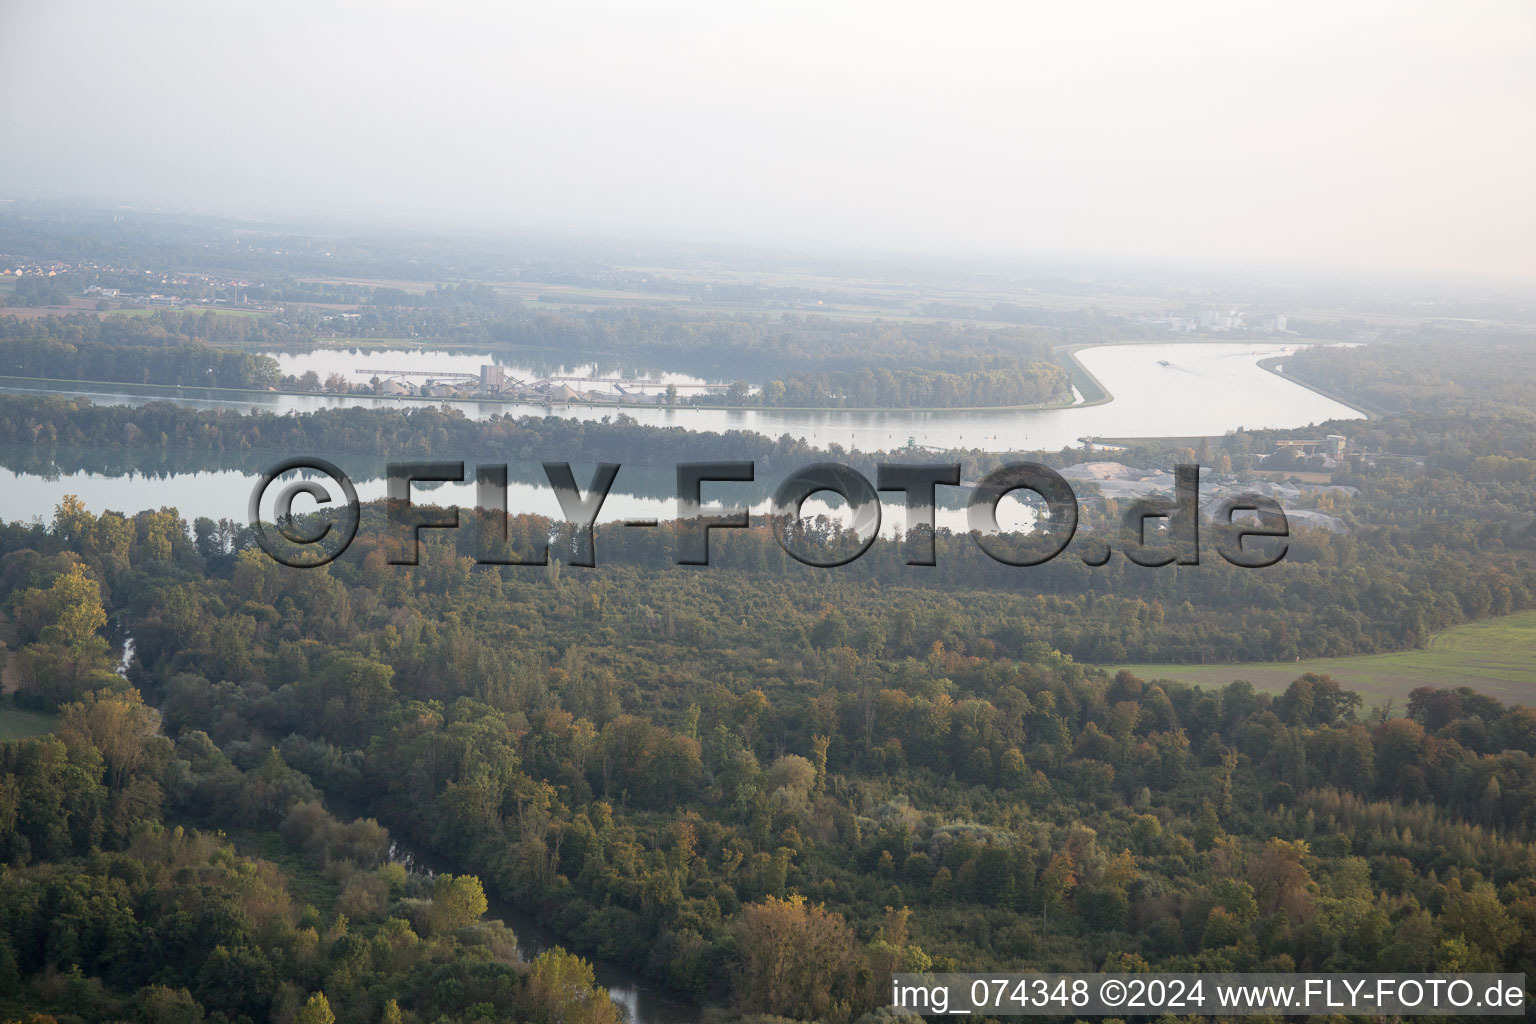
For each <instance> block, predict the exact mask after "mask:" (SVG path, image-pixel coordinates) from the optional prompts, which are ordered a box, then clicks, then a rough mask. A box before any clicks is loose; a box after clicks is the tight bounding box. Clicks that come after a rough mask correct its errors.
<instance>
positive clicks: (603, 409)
mask: <svg viewBox="0 0 1536 1024" xmlns="http://www.w3.org/2000/svg"><path fill="white" fill-rule="evenodd" d="M1295 348H1296V346H1294V345H1282V344H1276V343H1267V342H1266V343H1259V342H1240V343H1234V342H1171V343H1167V344H1145V345H1104V346H1099V347H1096V348H1088V349H1082V350H1080V351H1079V352H1078V353H1077V358H1078V360H1079V361H1080V362H1081V363H1082V364H1083V366H1084V367H1086V368H1087V369H1088V371H1089V372H1091V373H1092V374H1093V375H1094V376H1095V377H1096V378H1098V380H1099V382H1100V383H1101V384H1103V385H1104V387H1105V388H1107V389H1108V390H1109V392H1110V393H1111V394H1112V395H1113V396H1114V400H1113V401H1111V402H1107V403H1104V404H1101V405H1093V406H1084V407H1081V408H1073V407H1065V408H1060V409H974V410H962V409H953V410H951V409H941V410H910V409H906V410H903V409H896V410H889V411H884V410H879V411H871V410H851V409H814V410H797V409H698V408H687V407H683V408H664V407H656V406H650V405H641V404H634V405H624V406H609V405H599V406H589V405H559V404H557V405H554V406H552V407H550V406H543V405H534V404H518V403H508V402H482V401H474V400H464V401H453V402H451V403H448V404H450V405H451V406H452V407H454V408H457V409H461V410H462V411H463V412H464V414H465V415H467V416H470V417H473V418H477V419H484V418H487V417H490V416H496V415H515V416H546V415H549V416H564V417H567V418H570V419H584V420H597V419H601V418H603V417H605V416H607V417H612V416H616V415H618V414H620V413H623V414H624V415H627V416H631V417H633V418H634V419H636V420H637V421H639V422H640V423H645V424H649V425H653V426H666V427H686V428H688V429H690V430H703V431H716V432H723V431H727V430H748V431H752V432H755V433H759V434H764V435H766V436H768V437H780V436H782V435H784V434H789V435H790V436H791V437H798V438H804V439H806V440H807V441H809V442H810V443H812V444H814V445H816V446H817V447H820V448H829V447H831V446H832V445H839V446H841V447H843V448H844V449H857V450H860V451H868V452H876V451H888V450H891V449H894V448H899V447H902V446H904V445H906V444H907V443H908V441H909V440H910V441H911V442H912V443H914V444H918V445H924V446H928V447H934V448H943V449H955V448H979V449H982V450H986V451H1055V450H1059V449H1061V448H1063V447H1075V446H1077V444H1078V439H1079V438H1082V437H1084V436H1091V437H1170V436H1172V437H1200V436H1215V437H1219V436H1221V435H1222V434H1225V433H1226V432H1227V431H1229V430H1234V429H1236V428H1238V427H1248V428H1260V427H1299V426H1305V425H1307V424H1310V423H1321V422H1323V421H1324V420H1330V419H1358V418H1359V417H1360V416H1361V414H1360V413H1359V412H1358V411H1357V410H1354V409H1351V408H1350V407H1349V406H1346V405H1343V404H1341V403H1339V402H1336V401H1334V400H1333V399H1331V398H1327V397H1325V396H1323V395H1320V394H1318V393H1317V392H1315V391H1310V390H1308V389H1307V388H1303V387H1301V386H1299V385H1297V384H1293V383H1291V382H1290V381H1288V380H1285V379H1283V378H1281V377H1278V376H1276V375H1275V374H1272V373H1269V372H1267V371H1266V370H1264V369H1262V368H1260V367H1259V366H1258V362H1259V360H1260V359H1263V358H1266V357H1272V356H1280V355H1286V354H1289V353H1290V352H1292V351H1294V350H1295ZM326 355H327V356H329V357H330V358H331V359H332V361H333V363H334V364H335V365H337V366H338V367H343V366H345V364H346V363H347V362H358V363H359V365H360V366H362V365H370V363H369V362H367V360H373V359H377V360H380V361H381V362H382V361H383V360H384V359H387V358H390V355H391V354H389V353H376V354H374V355H373V356H366V357H365V356H351V355H346V357H345V358H344V359H339V360H338V359H337V356H338V354H337V353H326ZM343 355H344V354H343ZM406 355H407V353H403V352H402V353H394V354H393V356H394V358H397V359H399V358H404V357H405V356H406ZM416 355H419V354H416ZM284 358H286V359H289V360H292V359H297V358H300V357H297V356H292V357H284ZM303 358H310V357H308V356H306V357H303ZM446 358H447V357H445V359H446ZM457 358H460V359H464V360H469V361H474V360H479V359H482V358H484V357H482V356H460V357H457ZM360 360H361V362H360ZM289 365H290V366H296V365H298V364H296V363H292V362H290V363H289ZM445 365H446V364H445ZM455 365H458V364H455ZM464 365H469V363H468V362H466V363H465V364H464ZM405 368H407V369H408V368H409V367H405ZM466 372H467V371H466ZM6 392H8V393H18V394H23V393H24V394H37V393H51V394H65V395H84V396H86V397H88V398H90V399H91V401H93V402H96V403H98V404H103V405H124V404H126V405H142V404H144V403H146V402H150V401H156V400H160V401H164V400H167V399H169V400H171V401H175V402H178V403H180V404H183V405H189V406H197V407H203V408H224V409H236V410H240V411H251V410H258V409H259V410H264V411H268V412H273V413H287V412H310V411H313V410H315V409H327V408H338V407H343V406H377V407H386V408H387V407H396V408H399V407H409V406H412V405H417V406H423V405H424V406H434V405H442V404H444V402H443V401H442V400H441V399H426V398H379V397H373V396H365V395H319V394H314V395H292V394H282V393H276V392H253V391H218V390H214V389H204V388H178V389H176V390H175V391H167V390H166V389H161V388H141V387H136V386H134V385H122V384H94V383H80V384H59V383H52V382H38V381H29V380H23V379H18V378H0V393H6Z"/></svg>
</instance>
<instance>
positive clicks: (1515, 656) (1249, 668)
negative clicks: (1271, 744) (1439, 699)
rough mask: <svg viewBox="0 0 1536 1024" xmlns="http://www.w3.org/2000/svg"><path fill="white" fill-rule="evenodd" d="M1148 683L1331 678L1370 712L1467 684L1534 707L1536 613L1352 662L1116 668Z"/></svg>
mask: <svg viewBox="0 0 1536 1024" xmlns="http://www.w3.org/2000/svg"><path fill="white" fill-rule="evenodd" d="M1114 667H1115V668H1116V669H1119V668H1128V669H1130V670H1131V671H1132V672H1134V673H1136V674H1137V675H1138V676H1140V677H1142V678H1143V679H1177V680H1181V681H1183V682H1189V683H1198V684H1200V685H1201V686H1206V687H1222V686H1226V685H1227V684H1228V683H1230V682H1232V680H1234V679H1246V680H1248V682H1250V683H1252V684H1253V685H1254V687H1255V688H1256V689H1259V690H1263V691H1266V692H1269V693H1279V692H1281V691H1282V690H1284V689H1285V688H1286V687H1287V686H1289V685H1290V684H1291V681H1292V680H1294V679H1295V678H1296V677H1297V676H1299V675H1301V674H1302V673H1304V672H1318V673H1323V674H1327V675H1330V676H1333V677H1334V678H1335V679H1337V680H1338V681H1339V682H1340V683H1341V684H1343V686H1344V687H1345V688H1346V689H1349V690H1355V691H1357V692H1358V693H1359V694H1360V695H1361V696H1362V697H1364V698H1365V706H1366V707H1367V708H1369V707H1372V706H1374V705H1376V704H1379V703H1381V702H1382V701H1383V700H1386V699H1387V698H1389V697H1390V698H1391V699H1392V702H1393V704H1392V706H1393V710H1394V711H1395V712H1396V713H1397V714H1401V713H1402V711H1403V708H1404V707H1405V706H1406V705H1407V703H1408V694H1409V693H1411V692H1412V691H1413V690H1414V689H1416V688H1418V687H1420V686H1438V687H1454V686H1470V687H1471V688H1472V689H1474V690H1477V691H1478V692H1479V693H1485V694H1487V695H1488V696H1490V697H1496V698H1498V699H1499V700H1501V701H1503V702H1504V703H1505V704H1536V612H1521V613H1520V614H1518V615H1506V616H1504V617H1502V618H1497V619H1489V620H1487V621H1486V622H1473V623H1469V624H1467V625H1465V626H1456V627H1455V628H1453V629H1448V630H1446V631H1445V632H1444V633H1440V634H1437V635H1436V636H1435V637H1433V638H1432V639H1431V640H1430V642H1429V646H1428V647H1426V648H1425V649H1424V650H1420V651H1401V652H1398V653H1396V654H1362V655H1356V656H1354V657H1348V658H1312V659H1309V660H1306V661H1270V662H1255V663H1251V664H1239V665H1116V666H1114Z"/></svg>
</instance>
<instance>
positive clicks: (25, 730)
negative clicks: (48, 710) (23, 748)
mask: <svg viewBox="0 0 1536 1024" xmlns="http://www.w3.org/2000/svg"><path fill="white" fill-rule="evenodd" d="M52 731H53V716H52V715H42V714H38V713H37V712H36V711H22V710H21V709H20V708H13V707H10V706H9V705H7V704H5V703H4V702H3V701H0V743H3V742H5V741H6V740H24V739H27V738H29V737H32V736H42V735H43V734H44V733H49V732H52Z"/></svg>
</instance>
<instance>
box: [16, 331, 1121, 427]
mask: <svg viewBox="0 0 1536 1024" xmlns="http://www.w3.org/2000/svg"><path fill="white" fill-rule="evenodd" d="M1084 347H1092V346H1084ZM1074 363H1076V360H1074ZM1076 365H1077V366H1078V368H1079V369H1080V370H1081V371H1082V374H1083V375H1084V377H1085V378H1086V380H1088V381H1090V382H1092V387H1093V388H1095V389H1096V390H1097V391H1098V392H1100V393H1102V394H1103V395H1104V396H1106V397H1103V398H1100V399H1097V400H1095V401H1089V402H1079V401H1077V400H1076V399H1075V398H1074V399H1072V400H1070V401H1060V402H1036V403H1032V404H1027V405H934V406H896V407H883V406H854V405H818V406H801V405H724V404H719V403H716V402H692V401H687V402H679V403H677V404H674V405H666V404H663V403H660V402H617V401H614V402H605V401H596V400H589V399H580V398H577V399H562V400H561V401H558V402H550V401H544V402H540V401H534V400H531V399H528V398H500V397H497V396H494V395H442V396H435V395H434V396H427V395H370V394H366V393H362V392H355V391H347V392H332V391H291V390H287V389H284V388H253V387H247V388H230V387H215V386H213V385H205V384H197V385H188V384H141V383H139V382H137V381H126V380H72V379H69V378H65V377H10V376H5V375H0V383H7V384H16V385H25V384H37V385H42V384H49V385H60V386H66V387H70V388H76V389H79V388H90V387H96V388H134V389H136V390H139V391H144V392H149V393H151V394H156V393H158V394H163V395H165V396H166V398H167V399H170V400H174V399H176V398H186V397H187V396H188V395H189V394H190V393H193V392H212V393H213V394H215V395H229V396H231V397H233V396H247V397H249V398H255V397H257V396H261V397H272V398H321V399H334V400H336V401H350V402H353V403H355V404H357V405H360V406H364V407H378V408H385V409H389V408H398V407H400V406H403V405H411V406H422V407H437V406H442V405H505V406H507V407H509V408H524V409H613V410H615V411H617V412H635V411H645V412H652V411H660V412H687V411H689V410H691V409H697V410H699V411H701V412H766V413H796V412H800V413H828V414H831V413H845V412H846V413H886V414H890V413H913V414H930V415H931V414H942V413H967V412H980V413H998V412H1043V411H1047V410H1052V409H1082V408H1086V407H1088V406H1090V405H1100V404H1102V403H1103V402H1108V401H1112V400H1113V396H1112V395H1109V393H1108V391H1107V390H1105V389H1104V387H1103V386H1102V385H1101V384H1099V383H1098V380H1097V379H1096V378H1095V377H1094V376H1093V374H1091V373H1089V372H1088V371H1087V369H1086V368H1084V367H1082V365H1081V364H1080V363H1077V364H1076ZM1067 373H1068V377H1069V378H1070V377H1071V376H1072V371H1071V370H1070V369H1068V371H1067ZM1075 383H1076V382H1075V381H1074V386H1075ZM40 390H53V389H40ZM1081 390H1082V389H1081V388H1079V391H1081Z"/></svg>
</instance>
